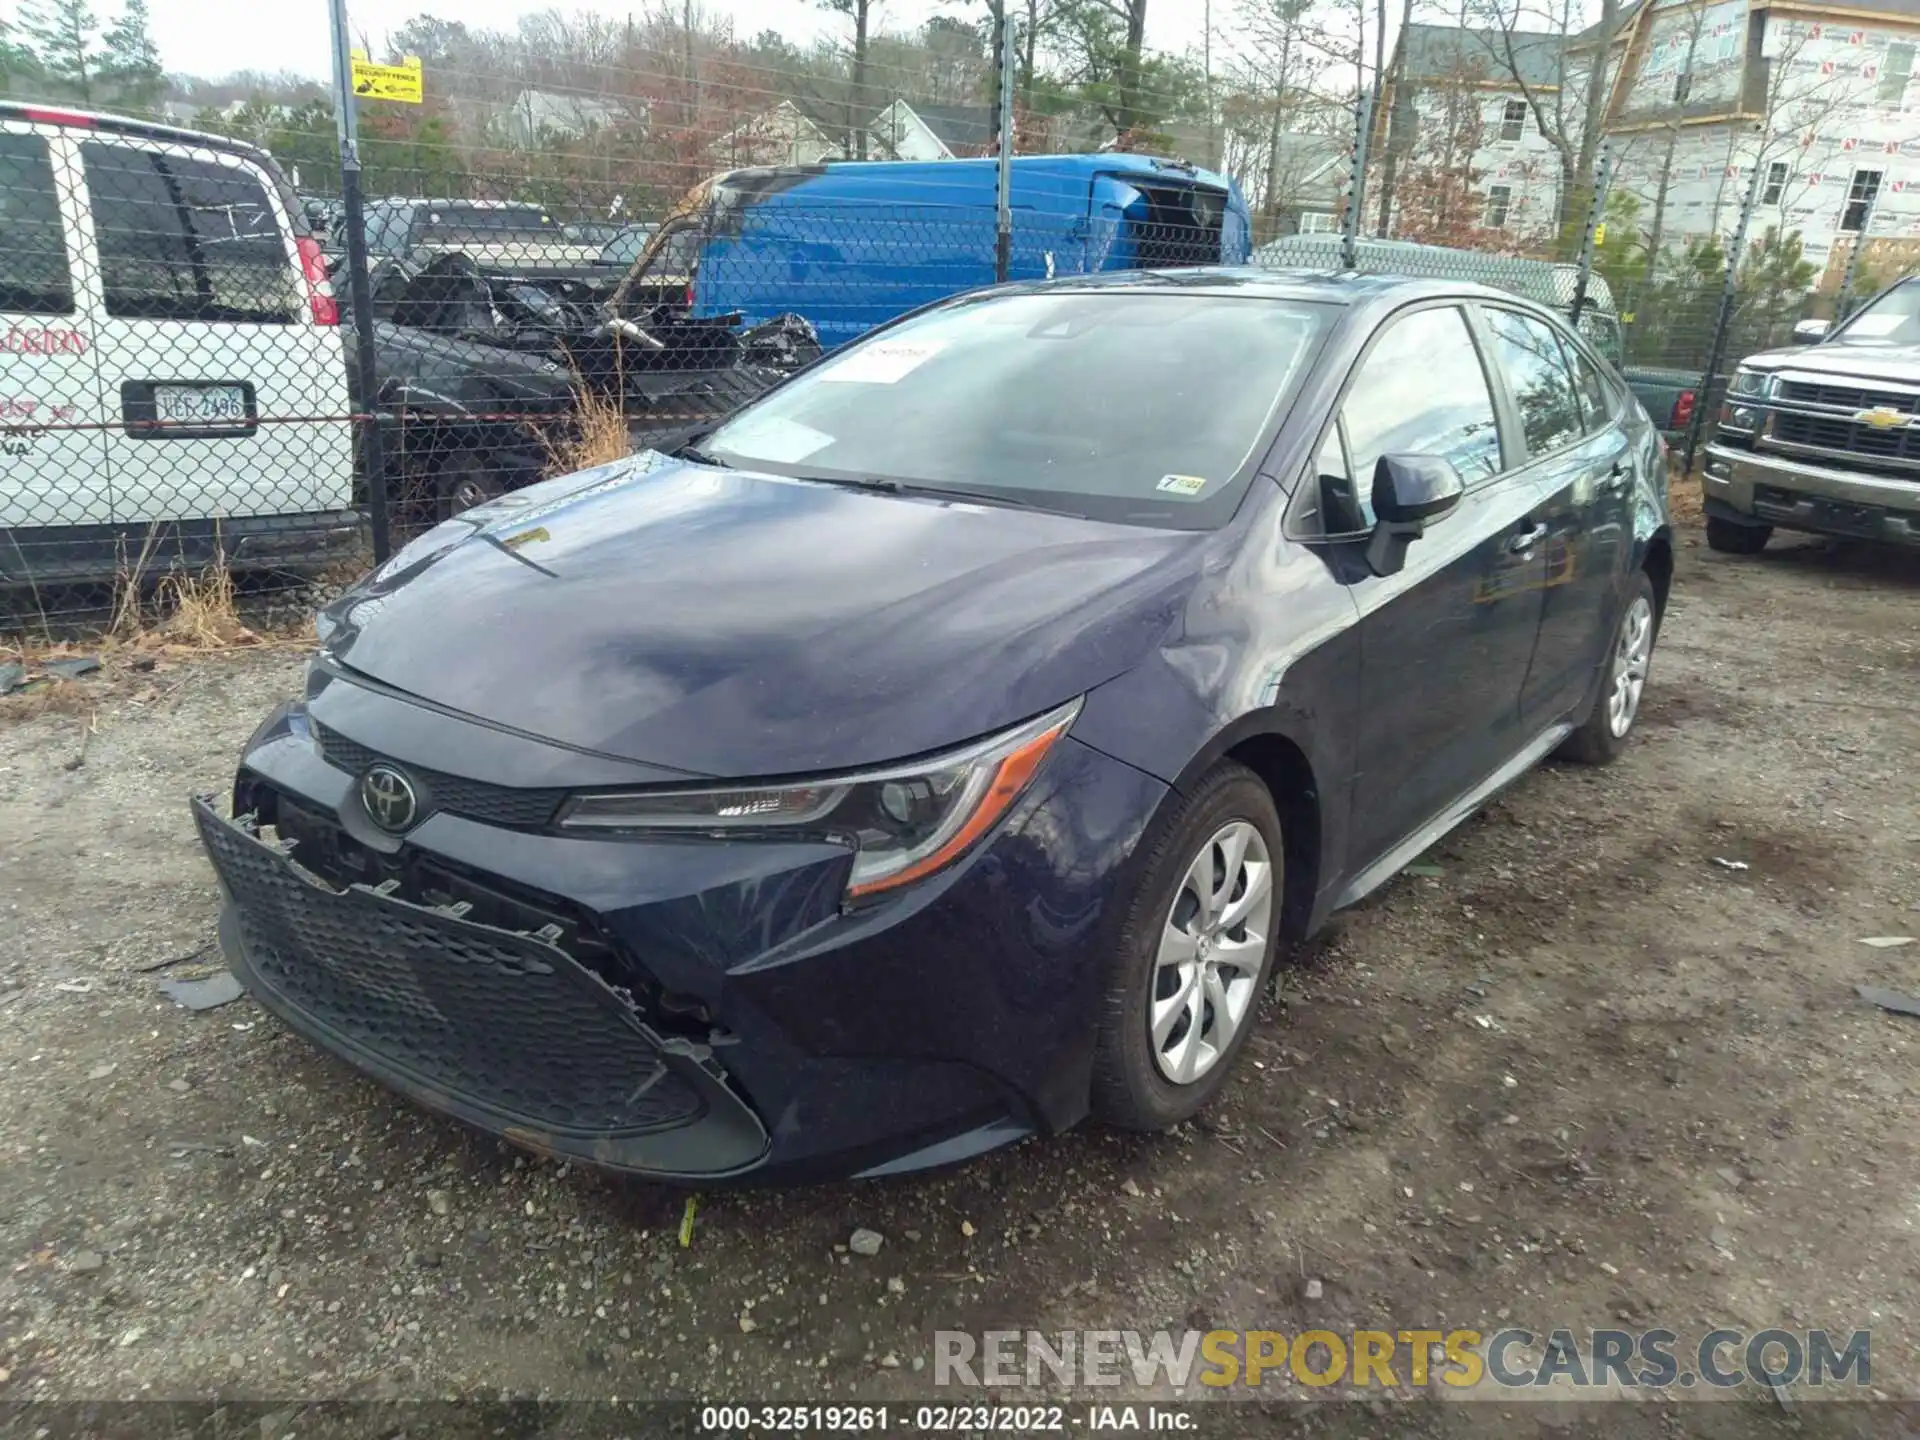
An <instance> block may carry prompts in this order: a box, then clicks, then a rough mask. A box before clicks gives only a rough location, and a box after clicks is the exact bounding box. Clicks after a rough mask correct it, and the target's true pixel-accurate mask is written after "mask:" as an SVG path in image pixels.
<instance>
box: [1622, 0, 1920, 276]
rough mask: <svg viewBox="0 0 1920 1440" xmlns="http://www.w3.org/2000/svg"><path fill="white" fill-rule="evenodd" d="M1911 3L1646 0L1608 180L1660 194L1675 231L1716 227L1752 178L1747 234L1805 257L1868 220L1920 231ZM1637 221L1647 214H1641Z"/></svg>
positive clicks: (1876, 228) (1897, 233)
mask: <svg viewBox="0 0 1920 1440" xmlns="http://www.w3.org/2000/svg"><path fill="white" fill-rule="evenodd" d="M1916 46H1920V7H1916V6H1914V5H1912V3H1911V0H1905V3H1902V0H1866V3H1860V0H1849V4H1848V5H1847V6H1846V7H1845V8H1840V7H1836V6H1827V5H1814V4H1807V5H1798V4H1796V5H1795V6H1794V7H1792V8H1785V7H1772V6H1767V7H1761V6H1756V5H1754V4H1752V3H1750V0H1719V3H1713V4H1703V3H1700V0H1654V3H1652V4H1651V5H1649V7H1648V10H1647V13H1646V14H1645V15H1644V16H1643V17H1642V23H1641V25H1640V26H1639V27H1638V33H1637V34H1636V35H1635V36H1634V38H1633V40H1632V41H1631V43H1630V46H1629V49H1628V57H1627V72H1626V76H1625V78H1624V80H1623V82H1622V84H1621V85H1620V86H1619V87H1618V88H1617V90H1616V93H1615V95H1614V97H1613V104H1612V106H1611V107H1610V111H1609V115H1608V125H1607V133H1608V137H1609V139H1610V141H1611V142H1612V145H1613V148H1614V152H1615V155H1616V156H1617V160H1616V166H1615V181H1616V184H1619V185H1622V186H1625V187H1627V188H1630V189H1632V190H1633V191H1635V192H1636V193H1638V194H1639V195H1640V196H1641V197H1642V207H1643V214H1644V213H1645V212H1646V211H1649V210H1650V209H1651V208H1652V206H1653V204H1654V203H1655V201H1656V200H1657V199H1658V198H1659V197H1660V196H1661V195H1662V194H1664V196H1665V201H1666V204H1665V215H1664V219H1665V224H1666V228H1667V229H1668V231H1669V232H1670V233H1672V234H1673V235H1674V236H1675V237H1676V239H1683V238H1692V237H1695V236H1701V235H1707V234H1718V235H1721V236H1725V235H1727V234H1728V233H1729V232H1730V231H1731V230H1732V229H1733V227H1734V225H1735V223H1736V222H1737V219H1738V214H1739V209H1740V205H1741V203H1742V201H1743V200H1744V199H1745V196H1746V192H1747V189H1748V186H1749V185H1750V184H1753V183H1755V182H1756V171H1757V172H1758V173H1757V184H1758V195H1757V203H1758V208H1757V209H1756V211H1755V214H1754V220H1753V233H1754V234H1755V235H1757V234H1759V233H1760V231H1761V230H1762V229H1763V228H1764V227H1766V226H1768V225H1773V226H1777V227H1778V228H1779V229H1780V230H1781V231H1782V232H1783V233H1784V232H1788V231H1795V230H1797V231H1799V232H1800V236H1801V241H1802V244H1803V246H1804V249H1805V252H1806V255H1807V258H1808V259H1810V260H1812V261H1814V262H1815V263H1816V264H1818V263H1822V262H1824V261H1825V260H1826V258H1827V256H1828V254H1829V252H1830V251H1831V250H1832V248H1833V246H1834V243H1835V241H1836V240H1837V239H1838V238H1839V237H1841V236H1843V235H1857V234H1859V233H1860V230H1861V228H1862V226H1863V225H1865V226H1866V227H1867V230H1868V233H1869V234H1870V235H1873V236H1878V237H1883V238H1884V237H1900V238H1912V237H1916V236H1920V84H1915V83H1914V76H1913V70H1914V54H1915V50H1916ZM1643 223H1644V221H1643Z"/></svg>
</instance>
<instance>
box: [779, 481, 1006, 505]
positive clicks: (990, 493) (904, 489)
mask: <svg viewBox="0 0 1920 1440" xmlns="http://www.w3.org/2000/svg"><path fill="white" fill-rule="evenodd" d="M793 478H794V479H796V480H809V481H812V482H813V483H814V484H816V485H838V486H840V488H841V489H843V490H878V491H879V492H880V493H881V494H882V495H924V496H928V497H930V498H932V499H936V500H975V501H978V502H980V503H981V504H984V505H1004V506H1006V507H1008V508H1009V509H1013V510H1038V509H1040V508H1041V507H1040V506H1038V505H1036V504H1035V503H1034V502H1033V501H1031V500H1027V499H1023V498H1022V497H1020V496H1018V495H1015V494H1013V493H1012V492H1010V491H1007V490H969V489H966V488H964V487H962V486H958V485H929V484H925V483H923V482H921V481H917V480H894V479H890V478H888V477H887V476H885V475H796V476H794V477H793Z"/></svg>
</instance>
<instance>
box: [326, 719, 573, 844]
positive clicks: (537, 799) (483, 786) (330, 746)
mask: <svg viewBox="0 0 1920 1440" xmlns="http://www.w3.org/2000/svg"><path fill="white" fill-rule="evenodd" d="M313 736H314V739H315V740H317V741H318V742H319V744H320V753H321V755H322V756H324V757H325V759H326V761H327V763H328V764H329V765H333V766H336V767H337V768H339V769H341V770H345V771H346V772H347V773H348V774H350V775H359V774H361V773H363V772H364V771H365V770H366V769H367V768H368V767H369V766H371V765H375V764H378V763H380V762H381V761H385V762H386V763H387V764H389V765H393V766H396V767H397V768H399V769H401V770H404V771H405V772H406V773H407V775H408V777H409V778H410V779H412V780H413V781H414V782H415V784H416V788H417V789H418V790H419V791H420V792H421V794H420V800H421V809H420V818H421V819H425V818H426V817H427V816H428V815H431V814H433V813H434V812H435V811H436V810H445V811H447V812H448V813H450V814H454V815H463V816H465V817H466V818H467V819H469V820H481V821H485V822H486V823H487V824H489V825H510V826H515V827H518V828H520V829H526V830H534V829H538V828H540V827H541V826H543V825H550V824H552V823H553V817H554V814H555V813H556V812H557V811H558V810H559V809H560V803H561V801H563V800H565V799H566V798H567V792H566V791H565V790H550V789H528V788H521V787H516V786H512V785H490V784H488V783H487V782H486V781H484V780H469V779H467V778H466V777H465V776H463V775H449V774H447V773H446V772H445V771H444V770H428V769H426V768H424V767H422V766H419V765H408V764H404V763H402V762H401V761H398V760H389V759H387V757H386V756H384V755H381V754H379V753H378V752H377V751H374V750H370V749H368V748H367V747H366V746H365V745H362V744H361V743H360V742H359V741H358V740H350V739H348V738H347V737H346V736H345V735H342V734H341V733H340V732H339V731H338V730H335V729H332V728H331V727H329V726H326V725H322V724H319V723H318V722H314V724H313Z"/></svg>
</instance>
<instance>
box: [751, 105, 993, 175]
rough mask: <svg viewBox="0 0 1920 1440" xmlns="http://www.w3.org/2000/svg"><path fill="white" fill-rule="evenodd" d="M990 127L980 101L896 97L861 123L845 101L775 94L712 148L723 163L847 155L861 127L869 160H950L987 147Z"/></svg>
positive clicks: (855, 147) (806, 161)
mask: <svg viewBox="0 0 1920 1440" xmlns="http://www.w3.org/2000/svg"><path fill="white" fill-rule="evenodd" d="M849 118H851V120H852V122H853V124H852V127H851V128H849ZM995 128H996V127H995V121H994V115H993V112H992V111H991V110H990V109H988V108H987V107H986V106H983V105H982V106H969V105H913V104H910V103H908V102H907V101H905V100H898V99H896V100H893V101H891V102H889V103H888V104H887V105H885V106H884V107H882V108H881V109H880V110H879V111H877V112H876V113H875V114H873V115H872V116H871V117H870V118H868V120H867V121H866V123H865V125H864V126H862V125H861V124H860V123H859V117H858V115H857V114H856V115H854V116H852V117H849V115H848V112H847V108H846V107H845V106H841V105H833V104H829V103H826V102H820V101H798V100H782V101H781V102H780V103H779V104H778V105H775V106H774V107H773V108H772V109H770V110H767V111H764V112H763V113H761V114H759V115H756V116H754V117H753V118H752V119H750V120H748V121H746V122H745V123H744V124H742V125H740V126H738V127H736V128H735V129H733V130H731V131H729V132H728V133H727V134H725V135H723V136H721V137H720V138H719V139H718V140H717V141H715V142H714V145H713V154H714V157H715V159H717V160H719V161H720V162H721V163H723V164H725V165H728V166H745V165H814V164H818V163H819V162H821V161H823V160H849V159H853V158H854V157H855V156H856V155H857V153H858V151H859V140H858V134H859V131H860V130H861V129H864V130H865V131H866V139H867V145H866V153H867V158H868V159H870V160H952V159H956V158H959V157H961V156H968V155H984V154H989V153H991V151H992V149H993V144H994V132H995Z"/></svg>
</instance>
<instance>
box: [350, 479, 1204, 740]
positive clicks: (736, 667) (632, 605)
mask: <svg viewBox="0 0 1920 1440" xmlns="http://www.w3.org/2000/svg"><path fill="white" fill-rule="evenodd" d="M1208 539H1209V536H1208V535H1207V534H1205V533H1196V532H1191V531H1167V530H1155V529H1148V528H1142V527H1139V526H1129V525H1119V524H1111V523H1105V522H1099V521H1093V520H1085V519H1079V518H1075V517H1071V516H1064V515H1054V514H1047V513H1042V512H1038V511H1032V510H1018V509H1009V508H1002V507H997V506H989V505H977V504H970V503H962V502H955V501H950V500H941V499H935V498H921V497H914V496H899V495H886V494H881V493H875V492H864V491H857V490H852V489H847V488H844V487H839V486H830V485H824V484H816V483H810V482H806V481H796V480H787V479H781V478H777V477H773V476H764V475H755V474H750V473H746V472H742V471H733V470H721V469H715V468H710V467H705V466H697V465H690V464H683V463H681V462H678V461H672V460H668V459H666V458H664V457H662V456H659V455H657V454H653V453H651V452H649V453H648V454H646V455H643V456H641V457H638V458H637V459H635V460H633V461H631V462H622V463H620V464H616V465H612V466H606V467H602V468H601V469H599V470H595V471H587V472H583V473H582V474H580V475H575V476H568V477H564V478H562V479H559V480H552V481H547V482H544V483H542V484H539V485H534V486H530V487H528V488H527V489H525V490H522V491H518V492H516V493H515V494H512V495H509V496H506V497H503V499H502V500H499V501H495V502H492V503H491V504H489V505H486V506H483V507H480V508H479V509H478V510H475V511H471V512H469V514H468V516H467V517H462V518H461V519H457V520H453V521H449V522H447V523H446V524H444V525H441V526H440V527H438V528H437V529H436V530H434V531H432V532H430V533H429V534H428V535H426V536H423V537H421V539H419V540H417V541H415V542H414V543H413V544H412V545H410V546H408V547H406V548H405V549H404V550H402V551H400V552H399V553H397V554H396V555H395V556H394V557H393V559H392V560H390V561H389V562H388V563H387V564H386V565H384V566H383V567H381V569H380V570H379V571H377V572H375V574H374V575H372V576H370V577H369V578H368V580H367V581H365V582H363V583H362V584H361V585H360V586H358V587H356V588H355V589H354V590H353V591H350V592H349V593H348V594H346V595H345V596H342V597H341V599H340V600H338V601H336V602H335V603H334V604H333V605H331V606H329V607H328V610H327V612H326V617H325V621H324V622H323V629H325V628H327V627H329V626H330V627H331V628H330V630H328V633H327V638H326V641H325V644H324V649H325V651H326V653H327V655H328V657H329V658H330V660H331V661H332V662H333V663H335V664H338V665H339V666H341V667H344V668H345V669H346V670H348V671H357V672H359V673H360V674H362V675H365V676H368V677H371V678H372V679H374V680H376V681H379V682H381V683H383V684H384V685H387V686H390V687H392V688H394V689H396V690H399V691H402V692H405V693H407V694H410V695H413V696H416V697H419V698H420V699H423V700H426V701H428V702H431V703H433V704H435V705H439V706H443V707H447V708H450V709H453V710H456V711H459V712H461V713H464V714H467V715H471V716H474V717H476V718H479V719H482V720H485V721H488V722H491V723H493V724H496V725H500V726H506V727H509V728H512V729H515V730H519V731H522V732H527V733H530V734H534V735H538V736H542V737H545V738H548V739H552V740H557V741H560V742H562V743H564V744H567V745H570V746H573V747H576V748H579V749H584V750H590V751H594V752H597V753H600V754H604V755H612V756H618V757H622V758H625V759H631V760H637V761H641V762H644V763H647V764H650V765H654V766H658V767H666V768H671V769H675V770H681V771H684V772H687V773H689V774H693V775H711V776H724V777H743V776H774V775H790V774H805V773H809V772H819V771H830V770H839V769H846V768H852V767H856V766H862V765H868V764H873V763H876V762H880V761H887V760H894V759H900V758H904V757H908V756H913V755H919V754H924V753H926V752H929V751H933V750H938V749H941V748H943V747H946V746H949V745H953V744H957V743H959V742H961V741H965V740H969V739H972V738H974V737H976V736H979V735H982V734H986V733H989V732H991V731H993V730H996V729H998V728H1001V727H1003V726H1007V725H1011V724H1014V723H1015V722H1017V721H1020V720H1023V719H1026V718H1028V717H1030V716H1033V715H1037V714H1039V713H1041V712H1043V711H1045V710H1047V709H1049V708H1051V707H1052V706H1054V705H1057V704H1059V703H1061V702H1063V701H1065V700H1068V699H1070V698H1072V697H1073V696H1075V695H1078V694H1082V693H1084V692H1085V691H1087V690H1090V689H1092V688H1093V687H1094V686H1095V685H1098V684H1100V683H1101V682H1102V681H1105V680H1108V679H1111V678H1112V677H1113V676H1115V675H1117V674H1119V673H1121V672H1122V671H1124V670H1126V669H1128V668H1130V667H1131V666H1133V665H1134V664H1135V663H1137V662H1138V661H1139V660H1140V659H1141V658H1142V657H1143V656H1144V655H1145V654H1146V653H1147V652H1148V651H1149V650H1150V649H1151V648H1152V647H1153V646H1154V645H1155V644H1156V643H1157V642H1158V641H1159V639H1160V638H1161V636H1163V635H1164V634H1165V633H1166V632H1167V629H1168V627H1169V625H1170V624H1171V623H1172V622H1173V620H1174V618H1175V617H1176V616H1177V615H1179V614H1180V613H1181V610H1182V607H1183V606H1184V604H1185V599H1186V594H1187V591H1188V590H1189V588H1190V587H1191V584H1192V577H1193V575H1194V573H1195V566H1196V565H1197V564H1198V557H1199V556H1200V554H1201V552H1202V551H1204V550H1205V548H1206V547H1207V541H1208Z"/></svg>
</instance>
